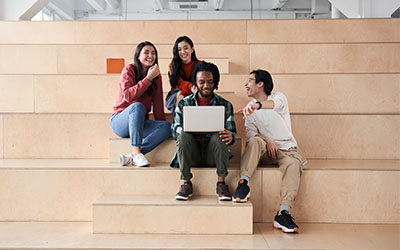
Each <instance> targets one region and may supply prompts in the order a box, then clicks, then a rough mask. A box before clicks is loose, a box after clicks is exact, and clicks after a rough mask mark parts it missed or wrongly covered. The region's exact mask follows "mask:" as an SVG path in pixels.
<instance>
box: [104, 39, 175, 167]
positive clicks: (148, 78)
mask: <svg viewBox="0 0 400 250" xmlns="http://www.w3.org/2000/svg"><path fill="white" fill-rule="evenodd" d="M152 107H153V114H154V119H155V120H149V112H150V110H151V108H152ZM170 127H171V124H170V123H169V122H167V121H166V120H165V114H164V102H163V90H162V81H161V74H160V69H159V67H158V54H157V49H156V47H155V46H154V45H153V44H152V43H151V42H148V41H146V42H142V43H140V44H139V45H138V46H137V47H136V52H135V55H134V63H133V64H128V65H126V66H125V68H124V69H123V71H122V73H121V79H120V83H119V91H118V97H117V101H116V104H115V106H114V113H113V115H112V117H111V128H112V130H113V131H114V133H115V134H117V135H118V136H120V137H123V138H128V137H129V138H130V141H131V145H132V153H131V154H129V155H122V154H121V155H120V163H121V165H123V166H125V165H128V164H132V165H134V166H139V167H143V166H148V165H149V164H150V163H149V161H148V160H147V159H146V157H145V156H144V154H146V153H148V152H150V151H151V150H153V149H154V148H155V147H157V146H158V145H159V144H160V143H161V142H163V141H164V140H165V139H166V138H167V137H168V136H169V135H170Z"/></svg>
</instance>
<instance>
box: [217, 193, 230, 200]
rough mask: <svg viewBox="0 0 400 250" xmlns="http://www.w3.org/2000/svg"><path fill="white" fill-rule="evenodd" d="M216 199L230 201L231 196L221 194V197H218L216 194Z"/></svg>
mask: <svg viewBox="0 0 400 250" xmlns="http://www.w3.org/2000/svg"><path fill="white" fill-rule="evenodd" d="M217 197H218V200H220V201H231V200H232V197H228V196H223V197H219V196H218V194H217Z"/></svg>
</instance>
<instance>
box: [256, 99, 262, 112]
mask: <svg viewBox="0 0 400 250" xmlns="http://www.w3.org/2000/svg"><path fill="white" fill-rule="evenodd" d="M256 103H257V104H258V109H257V110H260V109H261V108H262V103H261V102H259V101H256Z"/></svg>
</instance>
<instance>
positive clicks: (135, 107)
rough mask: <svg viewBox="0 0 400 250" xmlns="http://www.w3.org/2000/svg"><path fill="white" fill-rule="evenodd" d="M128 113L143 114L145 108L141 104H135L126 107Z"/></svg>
mask: <svg viewBox="0 0 400 250" xmlns="http://www.w3.org/2000/svg"><path fill="white" fill-rule="evenodd" d="M128 109H129V113H133V112H140V113H145V112H146V107H145V106H144V105H143V103H141V102H135V103H132V104H131V105H129V106H128Z"/></svg>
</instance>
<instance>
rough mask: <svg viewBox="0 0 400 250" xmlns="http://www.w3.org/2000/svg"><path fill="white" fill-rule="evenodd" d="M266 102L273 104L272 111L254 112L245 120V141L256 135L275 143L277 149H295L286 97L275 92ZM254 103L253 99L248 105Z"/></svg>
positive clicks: (295, 144) (295, 143)
mask: <svg viewBox="0 0 400 250" xmlns="http://www.w3.org/2000/svg"><path fill="white" fill-rule="evenodd" d="M268 100H272V101H273V102H274V108H273V109H260V110H256V111H254V113H253V114H251V115H250V116H248V117H247V118H246V120H245V126H246V137H247V139H250V138H252V137H254V136H256V134H262V135H265V136H267V137H269V138H271V139H272V140H273V141H275V143H276V145H277V146H278V148H279V149H283V150H287V149H289V148H291V147H297V142H296V139H295V138H294V136H293V133H292V126H291V124H290V114H289V104H288V102H287V99H286V96H285V95H284V94H283V93H281V92H276V93H274V94H271V95H269V96H268ZM256 101H257V100H256V99H253V100H251V101H250V102H249V103H251V104H255V103H256Z"/></svg>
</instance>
